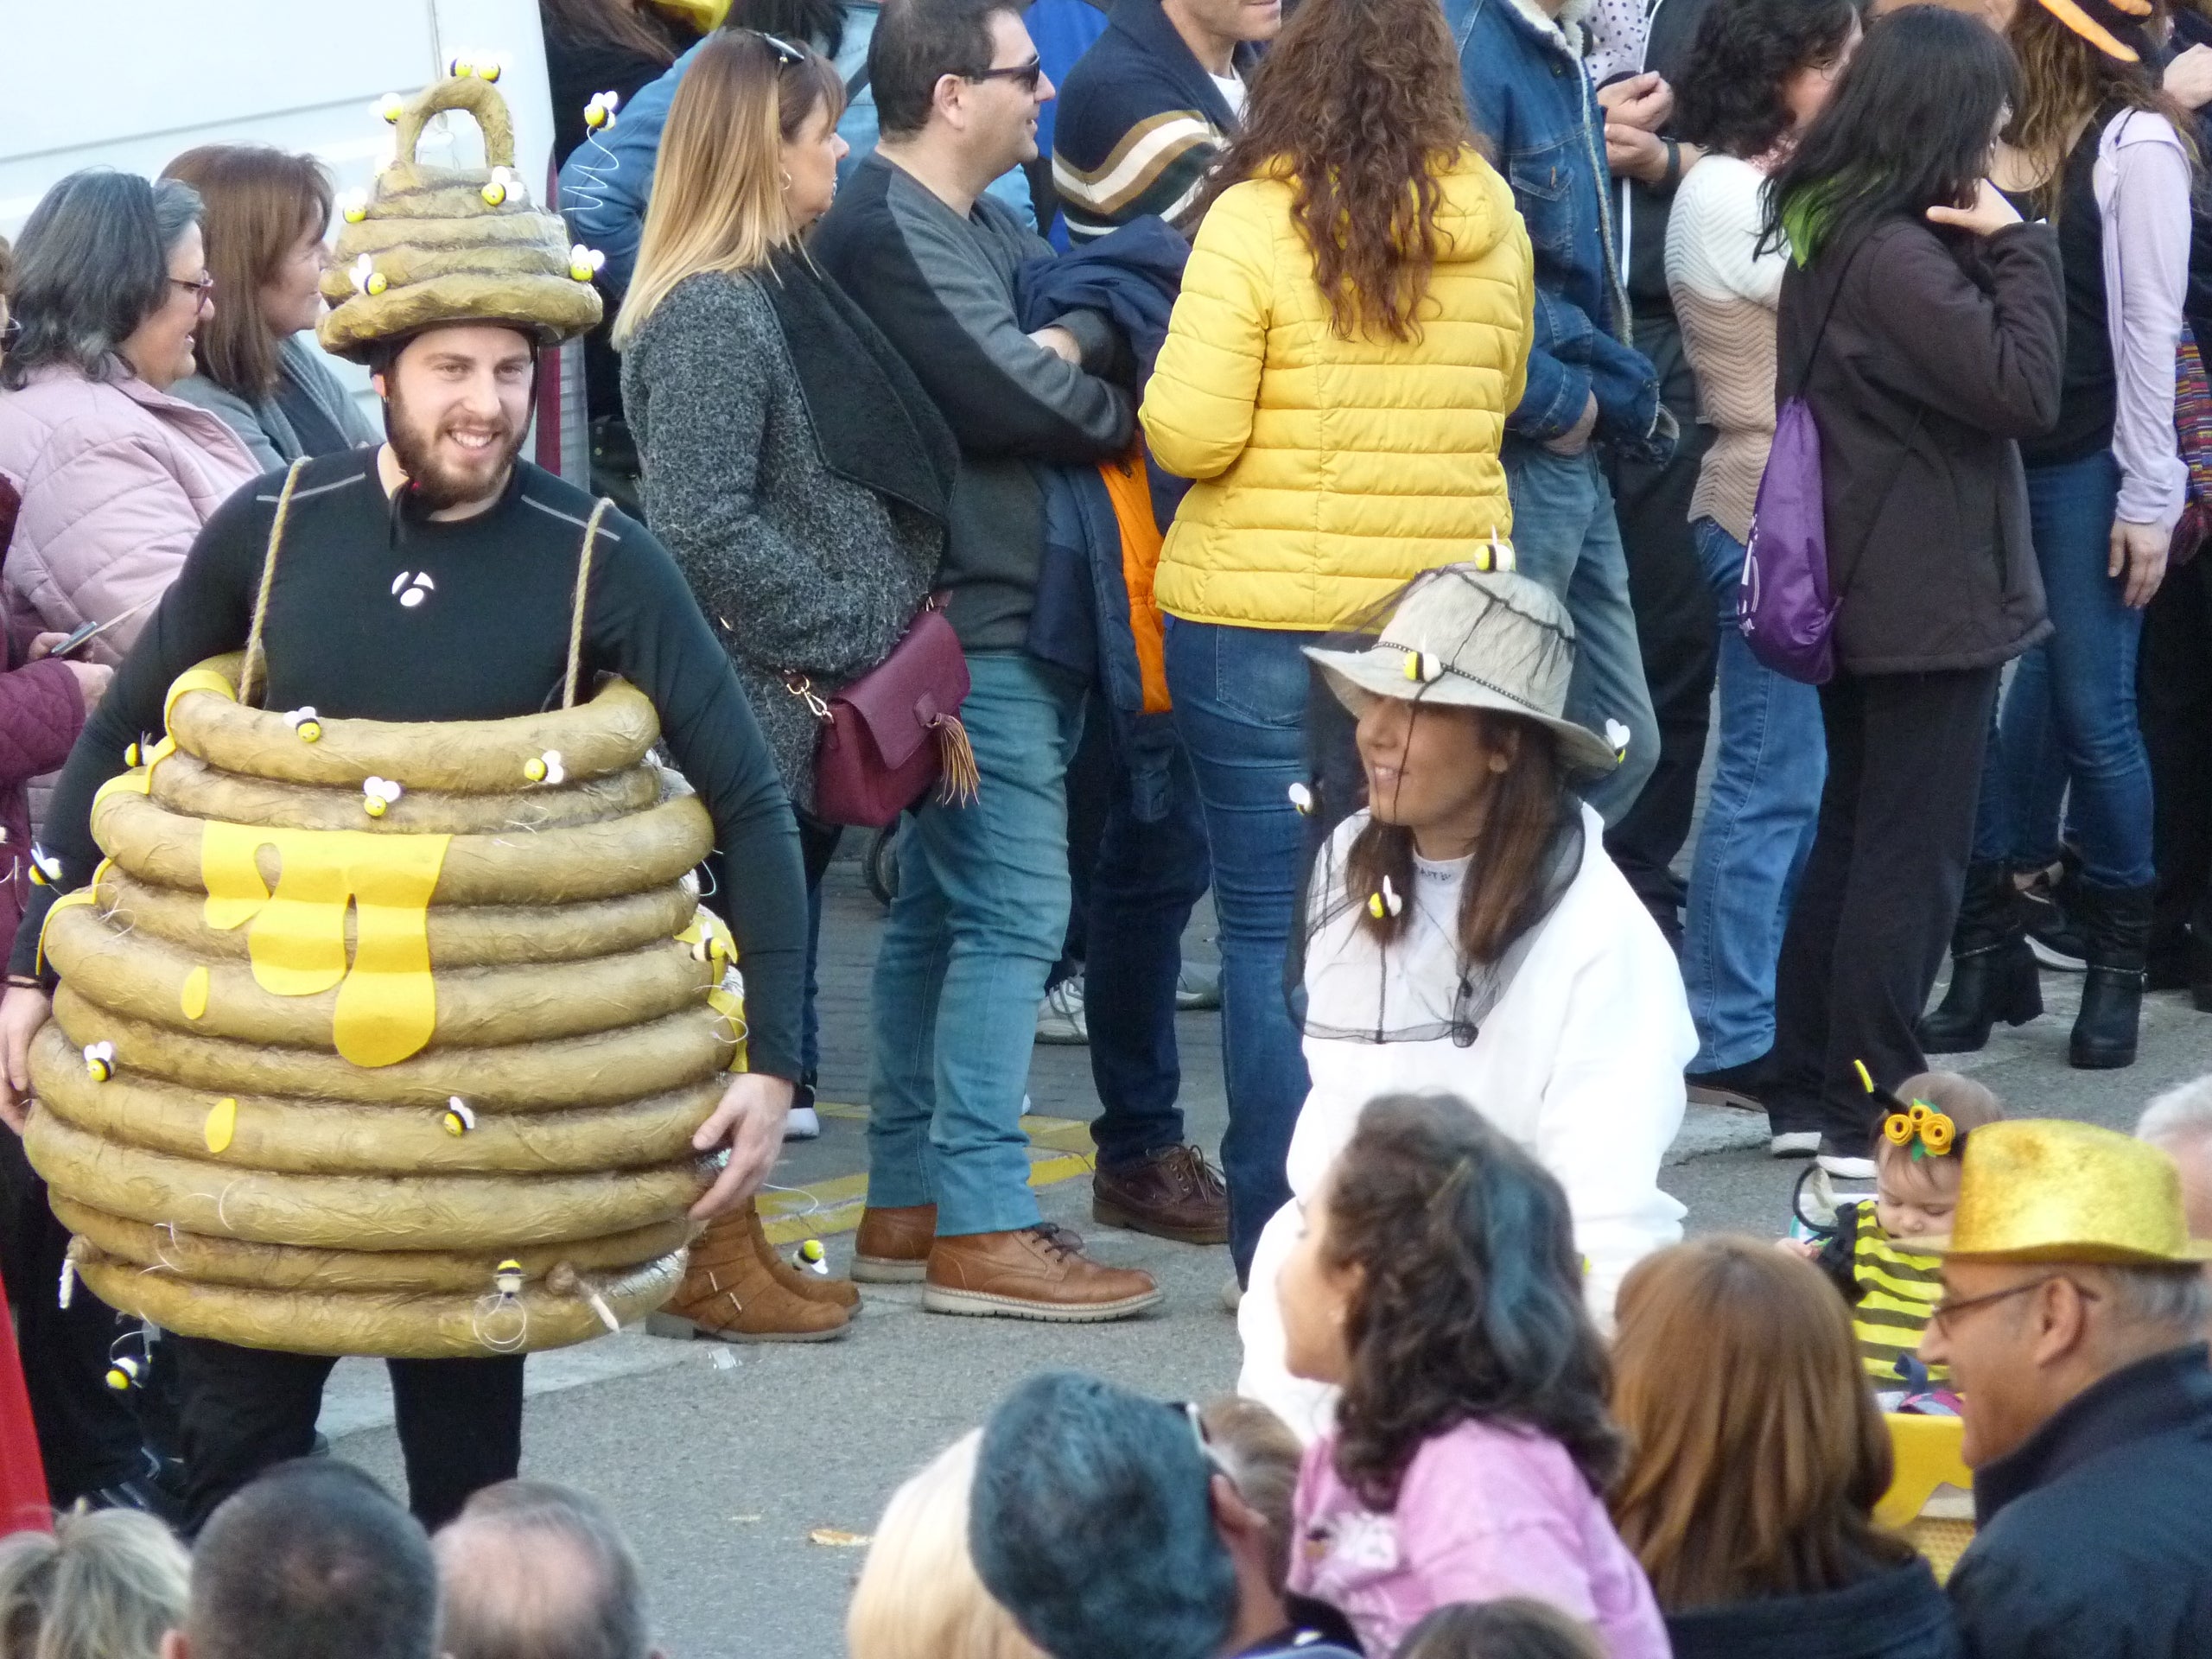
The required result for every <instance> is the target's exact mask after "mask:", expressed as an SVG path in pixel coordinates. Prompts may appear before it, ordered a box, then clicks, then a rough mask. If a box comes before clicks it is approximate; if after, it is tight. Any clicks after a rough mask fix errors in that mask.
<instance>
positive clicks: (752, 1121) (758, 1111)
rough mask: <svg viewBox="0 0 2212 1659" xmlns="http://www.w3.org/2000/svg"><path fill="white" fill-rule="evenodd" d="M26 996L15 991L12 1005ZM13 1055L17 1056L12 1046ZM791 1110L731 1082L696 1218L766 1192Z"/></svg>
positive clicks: (786, 1102) (776, 1098)
mask: <svg viewBox="0 0 2212 1659" xmlns="http://www.w3.org/2000/svg"><path fill="white" fill-rule="evenodd" d="M19 995H22V993H21V992H19V991H12V990H11V991H10V992H9V993H8V1003H12V1002H13V1001H15V999H16V997H17V996H19ZM8 1003H0V1036H5V1035H7V1034H8V1033H12V1031H13V1030H14V1027H11V1026H10V1025H9V1023H8ZM24 1040H25V1041H26V1042H28V1041H29V1039H28V1038H26V1039H24ZM9 1052H10V1054H12V1053H13V1052H14V1051H13V1049H12V1048H11V1049H10V1051H9ZM13 1064H14V1062H13V1061H12V1060H10V1065H13ZM789 1116H791V1084H789V1083H787V1082H785V1080H784V1079H783V1078H781V1077H765V1076H763V1075H761V1074H760V1072H757V1071H741V1072H739V1073H738V1074H737V1075H736V1076H735V1077H732V1078H731V1079H730V1080H729V1087H728V1088H727V1089H725V1090H722V1099H721V1105H719V1106H717V1107H715V1115H714V1116H712V1117H710V1118H709V1119H708V1120H707V1121H706V1122H704V1123H702V1124H701V1125H700V1126H699V1132H698V1134H696V1135H693V1136H692V1137H691V1145H692V1147H693V1149H694V1150H696V1151H699V1152H711V1151H713V1150H714V1149H715V1147H728V1148H729V1166H728V1168H726V1169H724V1170H723V1171H722V1173H721V1176H720V1178H719V1179H716V1181H715V1184H714V1185H712V1186H710V1187H709V1188H708V1189H707V1192H706V1195H705V1196H704V1197H703V1198H701V1199H700V1200H699V1202H698V1203H696V1204H695V1205H692V1206H691V1219H692V1220H694V1221H712V1220H713V1219H714V1218H715V1217H716V1216H721V1215H727V1214H728V1213H729V1212H730V1211H733V1210H734V1209H736V1208H737V1207H738V1205H741V1204H743V1203H744V1202H745V1201H746V1200H747V1198H751V1197H752V1196H753V1194H754V1193H755V1192H759V1191H760V1184H761V1182H763V1181H765V1180H766V1179H768V1172H769V1171H770V1170H771V1169H773V1168H774V1167H775V1166H776V1154H778V1153H779V1152H781V1151H782V1150H783V1146H784V1120H785V1118H787V1117H789Z"/></svg>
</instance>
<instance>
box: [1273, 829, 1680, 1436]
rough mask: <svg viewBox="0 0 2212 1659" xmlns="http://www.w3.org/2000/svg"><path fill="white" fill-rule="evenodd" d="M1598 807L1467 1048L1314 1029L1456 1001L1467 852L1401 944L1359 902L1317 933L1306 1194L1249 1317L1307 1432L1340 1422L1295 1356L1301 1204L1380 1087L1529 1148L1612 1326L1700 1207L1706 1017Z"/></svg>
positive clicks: (1427, 887)
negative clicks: (1384, 942)
mask: <svg viewBox="0 0 2212 1659" xmlns="http://www.w3.org/2000/svg"><path fill="white" fill-rule="evenodd" d="M1582 817H1583V846H1582V855H1581V864H1580V868H1579V869H1578V870H1577V871H1576V873H1575V874H1574V877H1573V880H1572V881H1571V882H1570V883H1569V884H1568V886H1567V890H1566V892H1565V893H1563V894H1562V895H1561V897H1560V900H1559V903H1558V905H1557V906H1556V907H1555V908H1554V910H1553V912H1552V913H1551V915H1550V916H1549V917H1548V918H1546V919H1545V920H1544V921H1543V922H1542V923H1541V925H1539V926H1538V928H1537V929H1536V930H1535V933H1534V934H1533V935H1532V936H1531V937H1530V938H1529V940H1528V941H1527V942H1526V943H1527V954H1526V956H1525V957H1522V961H1521V963H1520V965H1519V967H1518V968H1517V969H1516V970H1515V971H1514V972H1513V974H1512V976H1511V977H1510V980H1509V981H1508V982H1507V983H1506V984H1505V985H1504V987H1503V990H1502V991H1501V992H1500V994H1499V995H1498V998H1497V1002H1496V1003H1495V1004H1494V1005H1493V1006H1492V1007H1491V1009H1490V1010H1489V1012H1488V1013H1487V1014H1484V1015H1483V1017H1482V1019H1481V1020H1480V1024H1479V1028H1478V1032H1477V1034H1476V1036H1475V1039H1474V1041H1473V1042H1472V1044H1471V1045H1470V1046H1465V1047H1462V1046H1459V1044H1458V1043H1457V1042H1455V1041H1454V1040H1453V1039H1452V1037H1451V1036H1449V1035H1445V1036H1440V1037H1437V1038H1434V1039H1427V1040H1406V1041H1392V1042H1374V1041H1368V1040H1359V1039H1347V1038H1339V1037H1321V1036H1316V1035H1313V1034H1311V1033H1313V1032H1315V1031H1319V1030H1363V1029H1372V1028H1376V1027H1378V1025H1380V1026H1387V1025H1389V1024H1391V1023H1395V1021H1394V1020H1387V1019H1386V1020H1378V1007H1377V998H1378V995H1379V996H1380V998H1381V1001H1382V1012H1383V1013H1386V1014H1388V1013H1393V1012H1395V1005H1401V1004H1409V1003H1410V1002H1412V1001H1421V1002H1426V1003H1429V1004H1436V1003H1439V1002H1441V1001H1444V1000H1446V999H1445V996H1444V995H1440V994H1438V993H1435V992H1431V993H1430V994H1428V995H1419V994H1418V992H1417V990H1416V988H1417V987H1420V986H1422V985H1441V986H1444V987H1446V988H1448V987H1450V986H1451V985H1453V984H1456V982H1457V981H1458V978H1459V966H1458V961H1457V954H1456V950H1455V949H1454V947H1453V945H1452V931H1453V930H1452V919H1453V918H1456V916H1457V914H1458V909H1459V887H1460V878H1461V877H1463V876H1464V874H1465V865H1464V864H1461V865H1459V866H1436V865H1424V866H1423V867H1422V868H1421V870H1420V871H1419V872H1418V873H1417V875H1416V884H1417V886H1418V887H1419V888H1420V889H1421V891H1420V892H1419V893H1416V894H1415V895H1414V903H1415V904H1416V906H1417V907H1419V908H1421V909H1425V910H1427V911H1428V912H1431V915H1430V917H1429V918H1428V919H1429V920H1431V921H1432V922H1433V924H1434V925H1428V926H1421V925H1416V926H1414V927H1413V928H1411V929H1409V930H1408V933H1407V935H1406V937H1405V938H1402V939H1401V940H1400V941H1398V942H1397V943H1396V944H1392V945H1390V946H1389V947H1387V948H1386V947H1383V946H1381V945H1378V944H1376V942H1375V940H1374V939H1373V938H1372V936H1371V935H1370V934H1369V933H1368V932H1367V931H1365V930H1364V929H1363V928H1361V927H1359V926H1358V925H1357V911H1356V910H1352V909H1350V908H1346V909H1344V913H1343V914H1341V915H1338V917H1336V918H1334V919H1333V920H1332V921H1331V922H1329V923H1328V924H1326V925H1324V926H1323V927H1322V929H1321V931H1319V934H1318V935H1317V937H1316V938H1314V939H1313V943H1312V944H1311V945H1310V946H1309V947H1308V950H1307V955H1306V974H1305V983H1306V998H1307V1006H1306V1027H1307V1031H1308V1033H1309V1034H1308V1035H1307V1037H1306V1041H1305V1048H1306V1066H1307V1068H1308V1070H1309V1071H1310V1073H1311V1075H1312V1078H1313V1087H1312V1089H1311V1090H1310V1091H1309V1092H1308V1093H1307V1095H1306V1103H1305V1106H1304V1107H1303V1108H1302V1109H1300V1114H1299V1119H1298V1127H1297V1128H1296V1130H1295V1131H1294V1134H1293V1135H1292V1137H1291V1143H1290V1161H1289V1171H1288V1173H1289V1177H1290V1190H1291V1192H1292V1195H1293V1198H1292V1202H1291V1203H1289V1204H1287V1205H1284V1206H1283V1208H1282V1209H1281V1211H1278V1212H1277V1213H1276V1214H1275V1216H1274V1218H1273V1219H1272V1220H1271V1221H1269V1222H1268V1225H1267V1229H1266V1230H1265V1231H1264V1232H1263V1233H1262V1236H1261V1239H1260V1244H1259V1248H1258V1250H1257V1252H1256V1254H1255V1256H1254V1259H1253V1262H1252V1273H1251V1282H1250V1286H1249V1289H1248V1290H1247V1291H1246V1293H1245V1295H1244V1300H1243V1306H1241V1308H1240V1309H1239V1311H1238V1314H1237V1330H1238V1334H1239V1335H1240V1336H1241V1337H1242V1338H1243V1344H1244V1365H1243V1373H1242V1375H1241V1376H1239V1378H1238V1381H1237V1389H1238V1391H1239V1392H1240V1393H1243V1394H1245V1395H1250V1396H1251V1397H1253V1398H1255V1399H1257V1400H1259V1401H1262V1402H1264V1403H1265V1404H1267V1405H1268V1406H1269V1407H1271V1408H1274V1410H1275V1411H1276V1412H1278V1413H1280V1414H1281V1415H1282V1417H1283V1419H1284V1421H1287V1422H1288V1423H1289V1424H1290V1425H1291V1427H1293V1428H1294V1429H1296V1430H1297V1431H1298V1433H1300V1435H1301V1436H1302V1437H1304V1438H1306V1439H1309V1440H1310V1439H1312V1438H1313V1436H1315V1435H1317V1434H1319V1433H1321V1432H1322V1431H1323V1430H1324V1429H1325V1428H1326V1427H1327V1425H1328V1418H1329V1413H1330V1410H1331V1408H1332V1401H1333V1395H1334V1390H1333V1389H1329V1388H1326V1387H1324V1386H1323V1385H1320V1384H1318V1383H1308V1382H1306V1381H1304V1380H1302V1379H1300V1378H1297V1377H1294V1376H1291V1375H1290V1374H1289V1372H1288V1371H1287V1370H1285V1369H1284V1366H1283V1333H1282V1316H1281V1310H1280V1309H1279V1307H1278V1306H1277V1304H1276V1300H1275V1276H1276V1274H1278V1273H1279V1272H1280V1271H1281V1267H1282V1263H1283V1260H1284V1258H1285V1257H1286V1256H1287V1255H1288V1253H1289V1250H1290V1247H1291V1244H1292V1242H1293V1241H1294V1239H1295V1238H1296V1236H1297V1235H1298V1231H1299V1217H1298V1207H1299V1205H1300V1204H1301V1203H1304V1202H1307V1201H1310V1200H1311V1199H1312V1198H1313V1195H1314V1194H1315V1192H1317V1191H1318V1190H1319V1186H1320V1185H1321V1181H1322V1178H1323V1176H1324V1175H1325V1173H1326V1172H1327V1170H1328V1167H1329V1166H1330V1164H1331V1163H1332V1161H1333V1160H1335V1158H1336V1156H1337V1154H1338V1152H1339V1151H1340V1150H1342V1148H1343V1147H1344V1143H1345V1142H1346V1141H1349V1140H1350V1139H1351V1135H1352V1131H1353V1129H1354V1128H1356V1127H1357V1123H1358V1120H1359V1114H1360V1112H1361V1110H1362V1109H1363V1108H1364V1107H1365V1106H1366V1104H1367V1103H1368V1102H1370V1101H1371V1100H1374V1099H1376V1098H1378V1097H1380V1096H1386V1095H1402V1094H1429V1093H1446V1094H1451V1095H1455V1096H1459V1098H1460V1099H1462V1100H1464V1101H1465V1102H1466V1103H1468V1104H1469V1105H1471V1106H1472V1107H1473V1108H1474V1109H1476V1110H1478V1111H1479V1112H1481V1113H1482V1114H1483V1115H1484V1116H1485V1117H1487V1118H1488V1119H1489V1120H1490V1122H1491V1123H1493V1124H1494V1125H1496V1126H1497V1128H1499V1129H1500V1130H1502V1131H1503V1133H1504V1134H1506V1135H1510V1136H1511V1137H1512V1139H1513V1140H1514V1141H1516V1142H1518V1143H1519V1144H1520V1145H1521V1146H1522V1147H1526V1148H1527V1149H1528V1151H1529V1153H1531V1154H1533V1155H1534V1156H1535V1159H1536V1160H1537V1161H1538V1162H1540V1163H1541V1164H1542V1165H1543V1166H1544V1167H1545V1168H1546V1169H1548V1170H1549V1171H1550V1172H1551V1173H1552V1174H1553V1175H1554V1176H1555V1177H1556V1178H1557V1179H1558V1180H1559V1183H1560V1185H1561V1186H1562V1187H1564V1188H1565V1189H1566V1191H1567V1199H1568V1202H1569V1203H1570V1205H1572V1206H1573V1213H1574V1236H1575V1243H1576V1245H1577V1247H1578V1248H1579V1249H1580V1250H1581V1252H1582V1254H1583V1255H1584V1257H1585V1258H1586V1262H1587V1264H1588V1272H1589V1280H1588V1289H1589V1297H1590V1306H1591V1311H1592V1313H1594V1314H1595V1315H1596V1316H1597V1317H1598V1319H1599V1322H1600V1323H1601V1324H1603V1325H1608V1326H1610V1323H1611V1313H1612V1306H1613V1297H1614V1294H1615V1293H1616V1292H1617V1291H1618V1289H1619V1287H1620V1281H1621V1280H1622V1278H1623V1276H1624V1274H1626V1273H1627V1272H1628V1270H1629V1268H1630V1267H1632V1266H1633V1265H1634V1264H1635V1263H1636V1262H1637V1261H1639V1260H1640V1259H1642V1258H1643V1256H1645V1255H1649V1253H1650V1252H1651V1251H1653V1250H1656V1249H1660V1248H1662V1246H1664V1245H1668V1244H1671V1243H1675V1242H1676V1241H1677V1240H1679V1239H1680V1238H1681V1220H1682V1216H1683V1214H1684V1211H1683V1208H1682V1206H1681V1205H1680V1204H1678V1203H1676V1202H1675V1200H1674V1199H1673V1198H1669V1197H1668V1196H1667V1194H1666V1193H1664V1192H1661V1191H1660V1190H1659V1164H1660V1159H1661V1157H1662V1154H1664V1153H1665V1152H1666V1150H1667V1148H1668V1147H1669V1145H1670V1144H1672V1142H1673V1141H1674V1139H1675V1133H1676V1131H1677V1130H1679V1129H1680V1128H1681V1122H1682V1110H1683V1104H1684V1094H1683V1084H1682V1068H1683V1067H1684V1066H1685V1065H1688V1063H1689V1061H1690V1059H1691V1058H1692V1057H1693V1056H1694V1054H1695V1053H1696V1052H1697V1032H1696V1029H1695V1027H1694V1026H1693V1025H1692V1024H1691V1022H1690V1015H1689V1006H1688V1001H1687V1000H1686V999H1685V997H1684V996H1683V994H1682V976H1681V969H1680V968H1679V966H1678V965H1677V964H1676V963H1675V956H1674V952H1673V951H1672V950H1669V948H1668V945H1667V942H1666V940H1665V939H1664V938H1662V937H1661V935H1660V932H1659V929H1658V927H1657V925H1656V924H1655V923H1654V922H1653V921H1652V919H1651V917H1650V914H1649V912H1647V911H1646V910H1645V909H1644V907H1643V905H1642V903H1641V902H1639V901H1638V900H1637V897H1636V895H1635V893H1633V892H1632V891H1631V890H1630V887H1629V885H1628V883H1627V881H1626V880H1624V879H1623V877H1622V875H1621V874H1620V872H1619V871H1618V869H1616V868H1614V866H1613V861H1612V860H1611V858H1609V857H1608V856H1606V854H1605V845H1604V833H1605V825H1604V823H1603V821H1602V820H1601V819H1600V818H1599V817H1598V815H1597V814H1596V813H1595V812H1593V811H1592V810H1590V809H1589V808H1588V807H1587V806H1585V807H1584V808H1583V809H1582ZM1366 822H1367V817H1366V815H1365V814H1364V813H1360V814H1356V815H1354V816H1353V817H1351V818H1348V819H1347V820H1345V822H1344V823H1342V824H1340V825H1338V829H1337V830H1336V833H1335V836H1334V837H1333V838H1332V844H1333V845H1334V846H1335V847H1336V848H1337V849H1338V852H1339V853H1340V852H1341V851H1342V849H1344V847H1345V846H1347V845H1349V843H1350V842H1351V838H1352V837H1353V836H1356V835H1357V833H1358V832H1359V830H1360V829H1361V828H1363V826H1364V825H1365V823H1366ZM1335 862H1336V861H1330V865H1329V867H1334V864H1335ZM1419 919H1421V918H1418V917H1417V920H1419Z"/></svg>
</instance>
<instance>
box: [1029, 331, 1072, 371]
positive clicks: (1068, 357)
mask: <svg viewBox="0 0 2212 1659" xmlns="http://www.w3.org/2000/svg"><path fill="white" fill-rule="evenodd" d="M1029 338H1030V339H1031V340H1033V341H1034V342H1035V343H1036V344H1038V345H1039V346H1043V347H1044V348H1045V349H1046V351H1048V352H1050V353H1052V355H1053V356H1054V357H1057V358H1058V359H1060V360H1061V361H1062V362H1064V363H1072V364H1074V365H1075V366H1076V367H1077V368H1078V369H1079V368H1081V367H1082V366H1083V347H1082V346H1081V345H1079V344H1078V343H1077V340H1076V337H1075V336H1074V335H1073V334H1070V333H1069V332H1068V331H1067V330H1066V329H1065V328H1063V327H1060V326H1059V325H1058V323H1048V324H1047V325H1046V327H1042V328H1039V330H1038V331H1037V332H1036V333H1035V334H1032V335H1030V336H1029Z"/></svg>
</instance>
